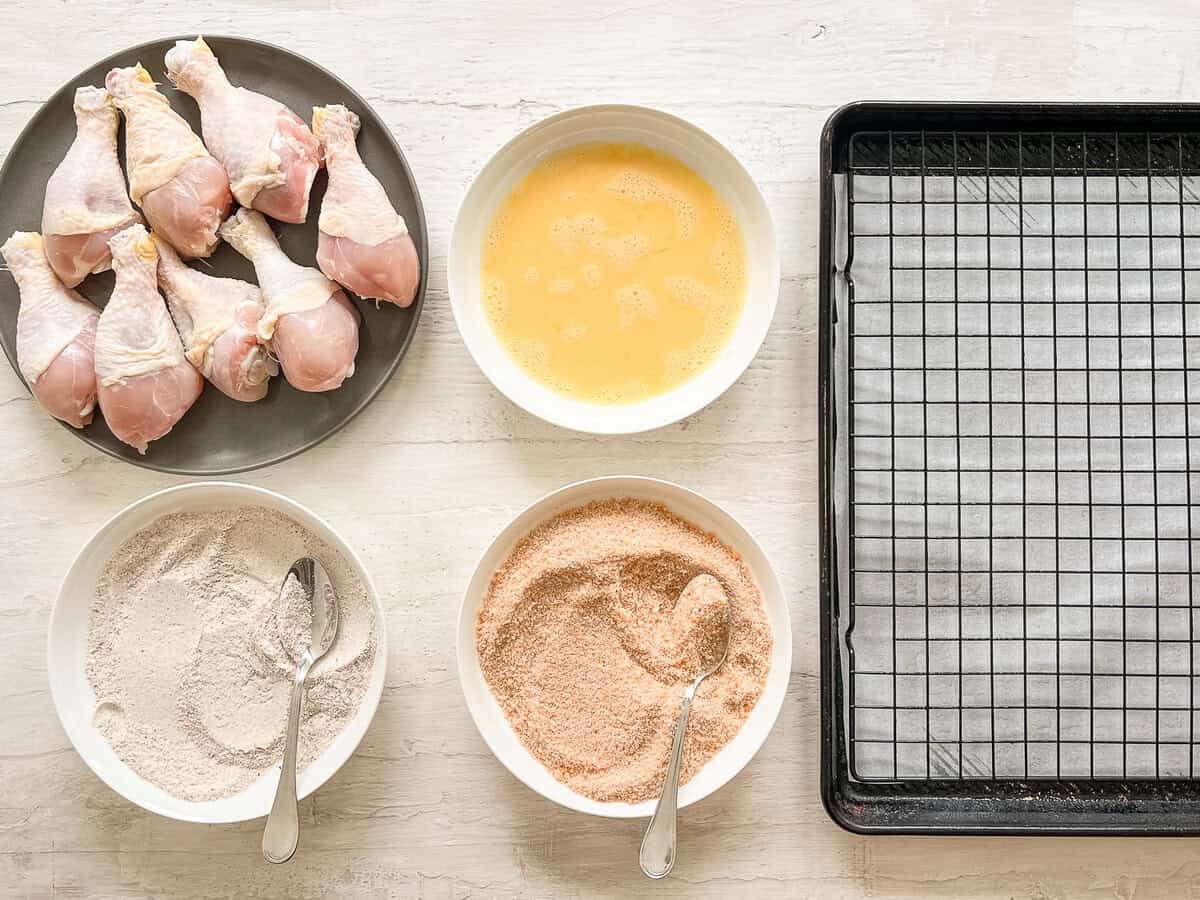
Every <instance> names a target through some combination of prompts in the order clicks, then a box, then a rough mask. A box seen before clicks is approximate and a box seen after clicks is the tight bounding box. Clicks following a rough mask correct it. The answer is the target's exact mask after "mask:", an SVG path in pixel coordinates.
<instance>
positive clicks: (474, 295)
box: [446, 103, 782, 435]
mask: <svg viewBox="0 0 1200 900" xmlns="http://www.w3.org/2000/svg"><path fill="white" fill-rule="evenodd" d="M607 113H627V114H630V115H637V116H644V117H647V119H648V120H651V121H654V120H656V121H657V122H658V123H660V124H669V125H671V126H674V127H676V128H682V129H683V130H685V131H689V132H691V133H692V135H693V136H694V137H695V138H696V139H697V140H699V141H707V142H709V143H710V144H711V145H712V146H713V147H715V148H716V149H717V150H718V151H719V153H720V154H721V155H722V156H723V157H724V162H725V163H726V164H727V165H728V168H729V171H730V172H732V173H734V174H735V175H736V176H737V177H738V178H740V179H742V180H743V181H744V183H745V185H746V186H747V187H748V188H749V189H750V191H752V196H753V198H754V200H755V201H756V204H757V206H758V207H759V208H760V210H761V213H762V217H763V222H764V223H765V224H766V227H767V230H768V233H769V235H770V247H769V262H768V264H767V266H766V268H767V269H768V270H769V271H768V276H767V278H766V279H765V280H766V281H769V282H770V283H771V284H772V285H773V286H774V290H773V291H771V292H770V303H769V309H765V313H766V314H765V317H764V320H763V325H762V327H761V328H760V329H759V330H758V332H757V333H752V334H751V336H750V337H749V338H748V339H747V340H746V342H745V350H744V353H745V361H744V362H742V363H739V364H738V365H735V366H733V367H731V368H730V370H729V372H728V373H726V375H725V376H724V377H722V378H720V379H719V380H717V381H714V383H713V385H712V387H711V389H710V390H708V391H705V392H704V393H703V394H700V395H698V396H697V397H695V398H692V399H691V400H689V401H688V402H687V403H680V404H678V405H677V406H676V407H675V408H673V409H669V410H665V411H664V412H663V413H662V414H661V415H659V416H657V417H656V418H654V419H651V420H648V421H647V422H646V423H645V424H638V425H633V426H620V425H613V426H607V427H606V426H604V425H598V424H594V423H589V422H588V420H587V417H586V415H585V413H586V411H587V410H595V409H597V408H601V409H607V408H609V406H608V405H602V404H593V403H587V402H585V401H581V400H575V399H573V398H564V399H565V400H566V402H567V404H568V406H567V408H568V409H571V410H575V411H576V412H575V413H574V414H573V415H572V414H569V413H564V414H562V415H560V414H557V413H555V412H553V411H548V410H544V409H540V408H538V407H539V404H538V403H537V402H536V400H535V399H532V398H530V397H525V396H520V395H518V392H516V391H511V390H509V389H508V388H507V387H506V386H505V385H503V384H501V383H500V382H501V379H499V378H497V377H495V375H494V374H493V372H492V370H491V369H490V367H488V366H486V365H484V363H483V362H481V354H480V353H479V352H477V351H478V350H479V349H480V348H479V346H478V344H477V342H475V341H474V340H473V339H472V338H471V337H469V335H468V330H467V329H465V328H464V322H465V317H466V312H465V304H466V303H467V302H468V299H467V295H469V297H470V302H478V298H479V290H478V288H477V287H470V286H467V285H463V284H460V283H458V282H459V279H458V276H457V270H458V265H457V264H456V260H458V259H459V258H460V256H461V255H462V254H464V253H466V252H468V251H467V250H466V249H465V248H464V246H463V242H464V240H465V238H464V237H463V235H462V229H463V228H464V227H465V226H464V225H463V224H462V222H463V210H464V208H465V207H466V206H467V204H468V202H469V201H470V200H471V199H472V197H473V195H474V194H475V193H476V192H477V191H481V190H483V188H482V187H481V184H482V183H483V181H484V180H485V178H486V177H487V176H489V175H492V174H493V173H497V174H498V176H500V177H502V176H503V175H504V174H505V173H506V172H507V171H509V170H511V166H505V167H504V169H503V170H501V160H502V158H503V157H504V156H505V155H506V154H507V153H508V152H509V151H510V150H511V149H512V148H513V147H514V146H515V145H516V144H518V143H521V142H523V141H525V140H528V139H530V138H532V137H535V136H536V135H537V134H538V133H540V132H542V131H544V130H546V129H548V128H550V127H551V126H553V125H555V124H557V123H559V122H561V121H563V120H565V119H570V118H576V117H580V116H593V115H603V114H607ZM578 143H585V141H579V142H578ZM571 146H574V144H572V145H571ZM664 152H665V151H664ZM669 155H672V156H674V154H669ZM685 165H686V164H685ZM701 177H703V176H701ZM713 190H717V189H716V188H715V187H714V188H713ZM718 193H720V192H718ZM781 280H782V264H781V261H780V257H779V241H778V234H777V232H776V229H775V222H774V219H773V217H772V216H771V210H770V207H769V206H768V205H767V202H766V198H765V197H764V196H763V193H762V189H761V188H760V187H759V186H758V183H757V182H756V181H755V180H754V178H753V177H752V176H751V175H750V172H749V171H748V170H747V169H746V167H745V166H744V165H742V162H741V160H739V159H738V158H737V156H736V155H735V154H734V153H733V151H732V150H730V149H729V148H728V147H726V146H725V144H723V143H722V142H721V141H719V140H717V138H715V137H714V136H713V135H712V134H711V133H709V132H708V131H706V130H704V129H703V128H701V127H700V126H698V125H695V124H694V123H692V122H690V121H688V120H687V119H684V118H682V117H680V116H676V115H674V114H672V113H669V112H666V111H664V110H661V109H656V108H654V107H652V106H641V105H638V104H633V103H597V104H591V105H586V106H576V107H572V108H570V109H565V110H562V111H561V112H557V113H554V114H553V115H550V116H547V117H546V118H544V119H540V120H538V121H537V122H534V123H533V124H532V125H530V126H528V127H526V128H523V129H522V130H521V131H520V132H518V133H517V134H515V135H514V136H513V137H511V138H510V139H509V140H507V141H506V142H505V143H504V144H503V145H502V146H501V147H499V148H498V149H497V150H496V151H495V152H494V153H493V154H492V155H491V156H490V157H489V158H488V161H487V162H486V163H485V164H484V165H483V167H482V168H480V170H479V171H478V172H477V173H476V174H475V176H474V178H472V179H471V182H470V184H469V185H468V187H467V190H466V192H465V193H464V194H463V197H462V200H461V202H460V203H459V206H458V212H457V213H455V217H454V223H453V225H452V226H451V228H450V244H449V247H448V249H447V254H446V287H447V294H448V296H449V300H450V312H451V314H452V315H453V317H454V324H455V326H456V327H457V329H458V333H459V337H460V339H461V340H462V342H463V344H465V345H466V347H467V352H468V353H469V354H470V355H471V359H472V360H474V362H475V365H476V367H477V368H478V369H479V371H481V372H482V373H483V375H484V377H485V378H487V380H488V381H489V382H490V383H491V385H492V386H493V387H494V388H496V390H498V391H500V393H502V394H503V395H504V396H505V397H507V398H508V400H509V401H510V402H512V403H513V404H514V405H515V406H517V407H519V408H520V409H523V410H524V411H525V412H527V413H529V414H530V415H532V416H535V417H536V418H539V419H541V420H542V421H544V422H549V423H550V424H551V425H557V426H558V427H560V428H565V429H567V430H569V431H574V432H578V433H581V434H613V435H616V434H642V433H645V432H647V431H654V430H655V429H658V428H665V427H666V426H668V425H673V424H674V423H676V422H678V421H680V420H681V419H685V418H687V417H688V416H690V415H693V414H695V413H697V412H699V411H700V410H702V409H704V408H706V407H707V406H709V405H710V404H712V403H714V402H715V401H716V400H717V399H718V398H720V397H721V396H722V395H723V394H724V393H725V392H726V391H728V390H729V388H731V387H732V386H733V385H734V384H735V383H736V382H737V380H738V379H739V378H741V377H742V376H743V375H744V374H745V373H746V370H747V369H748V368H749V367H750V364H751V363H752V362H753V361H754V358H755V357H756V356H757V355H758V352H759V350H761V349H762V345H763V343H764V341H766V339H767V335H768V334H769V333H770V330H771V324H772V322H773V321H774V319H775V313H776V311H777V310H778V307H779V288H780V284H781ZM464 292H465V294H464ZM764 296H765V292H764ZM751 299H752V298H751V297H750V296H749V294H748V295H747V298H746V303H745V304H744V305H743V313H742V315H743V317H744V316H745V314H746V311H747V310H748V309H749V308H750V301H751ZM764 302H765V301H764ZM516 371H517V372H519V374H520V378H521V382H522V383H528V384H533V385H538V386H541V385H540V384H539V383H538V382H537V381H536V380H534V379H533V378H532V377H531V376H530V375H528V373H526V372H525V371H524V370H523V369H521V368H520V367H519V366H518V367H516ZM693 380H694V379H692V378H689V379H686V380H685V381H683V382H682V383H680V384H679V385H676V387H674V388H672V389H671V390H670V391H667V392H666V393H665V394H659V395H656V396H655V397H652V398H649V400H651V401H653V400H660V399H661V398H664V397H670V396H671V395H672V394H673V393H675V392H677V391H678V390H680V389H681V388H683V387H685V386H686V385H688V384H691V383H692V381H693ZM642 402H646V401H642ZM622 405H623V406H626V407H629V408H632V407H636V406H637V405H638V404H622ZM618 408H619V407H618Z"/></svg>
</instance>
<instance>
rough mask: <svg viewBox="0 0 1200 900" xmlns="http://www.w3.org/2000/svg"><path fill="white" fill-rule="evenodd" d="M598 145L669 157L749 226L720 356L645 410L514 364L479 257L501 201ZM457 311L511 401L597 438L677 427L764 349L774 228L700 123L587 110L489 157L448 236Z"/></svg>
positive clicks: (638, 112)
mask: <svg viewBox="0 0 1200 900" xmlns="http://www.w3.org/2000/svg"><path fill="white" fill-rule="evenodd" d="M590 141H617V142H633V143H639V144H644V145H646V146H649V147H652V148H654V149H656V150H659V151H662V152H664V153H667V154H670V155H671V156H674V157H675V158H677V159H679V160H681V161H682V162H684V163H686V164H687V165H688V166H690V167H691V168H692V169H693V170H695V171H696V172H697V173H699V175H700V176H701V177H702V178H704V180H705V181H707V182H708V183H709V184H710V185H712V186H713V188H715V189H716V190H717V192H718V193H719V194H720V195H721V197H722V198H723V199H724V200H725V202H726V203H727V204H728V205H729V208H730V209H731V210H732V211H733V214H734V215H735V216H736V217H737V221H738V224H739V225H740V226H741V230H742V238H743V240H744V241H745V244H746V261H747V264H748V271H747V285H746V303H745V307H744V309H743V312H742V318H741V320H740V321H739V322H738V326H737V329H736V330H735V331H734V333H733V335H732V336H731V337H730V339H729V343H728V344H727V345H726V346H725V348H724V350H722V352H721V353H720V355H719V356H718V357H717V358H716V359H715V360H714V361H713V362H712V364H711V365H709V367H708V368H707V369H705V370H704V371H702V372H701V373H700V374H698V375H697V376H696V377H694V378H692V379H690V380H689V381H686V382H684V383H683V384H681V385H679V386H678V387H677V388H675V389H674V390H672V391H669V392H667V393H665V394H660V395H658V396H656V397H651V398H649V399H647V400H643V401H641V402H639V403H629V404H621V405H607V404H597V403H586V402H583V401H580V400H575V399H572V398H570V397H565V396H563V395H562V394H559V393H556V392H555V391H552V390H551V389H550V388H547V387H545V386H544V385H542V384H541V383H539V382H538V381H536V380H535V379H534V378H532V377H530V376H529V375H528V374H526V372H525V371H524V370H523V369H522V368H521V367H520V366H519V365H517V363H516V362H514V361H513V359H512V357H511V356H509V354H508V352H507V351H506V350H505V349H504V347H503V346H502V345H501V344H500V342H499V340H498V339H497V338H496V335H495V332H494V331H493V330H492V327H491V324H490V323H489V322H488V319H487V314H486V312H485V311H484V308H483V302H482V298H481V291H480V255H481V251H482V248H483V243H484V238H485V236H486V234H487V230H488V227H489V226H490V224H491V222H492V219H493V218H495V215H496V211H497V209H498V208H499V207H500V204H501V203H502V202H503V201H504V199H505V198H506V197H507V196H508V194H509V193H510V192H511V191H512V189H513V188H514V187H516V185H517V183H518V182H520V181H521V179H522V178H524V177H525V175H526V174H528V172H529V170H530V169H532V168H533V167H534V166H535V165H537V163H538V162H540V161H541V160H542V159H544V158H545V157H547V156H549V155H550V154H553V153H557V152H558V151H560V150H563V149H565V148H567V147H571V146H574V145H576V144H581V143H585V142H590ZM447 276H448V279H449V287H450V308H451V309H452V310H453V312H454V320H455V322H456V323H458V330H459V333H461V334H462V338H463V342H464V343H465V344H466V345H467V349H468V350H469V351H470V353H471V356H473V357H474V358H475V362H476V363H477V364H478V365H479V368H480V369H481V370H482V371H483V374H484V375H486V376H487V377H488V378H489V379H490V380H491V382H492V384H494V385H495V386H496V387H497V388H498V389H499V390H500V391H501V392H502V393H503V394H504V395H505V396H506V397H508V399H510V400H511V401H512V402H513V403H515V404H517V405H518V406H520V407H521V408H523V409H524V410H526V411H527V412H530V413H532V414H533V415H535V416H538V417H540V418H542V419H545V420H546V421H547V422H552V423H554V424H555V425H561V426H563V427H564V428H571V429H574V430H575V431H586V432H591V433H593V434H633V433H635V432H639V431H648V430H650V429H652V428H659V427H661V426H663V425H669V424H671V423H672V422H675V421H678V420H679V419H682V418H683V417H684V416H688V415H691V414H692V413H694V412H696V411H697V410H698V409H702V408H703V407H705V406H707V405H708V404H709V403H711V402H712V401H713V400H715V399H716V398H717V397H719V396H720V395H721V394H722V393H724V392H725V390H726V389H727V388H728V387H729V386H730V385H731V384H733V383H734V382H735V381H736V380H737V379H738V377H739V376H740V375H741V374H742V372H744V371H745V369H746V367H747V366H748V365H749V364H750V361H751V360H752V359H753V358H754V354H755V353H757V352H758V348H759V346H760V345H761V344H762V342H763V338H765V337H766V335H767V329H768V328H769V327H770V325H771V318H772V317H773V316H774V315H775V304H776V301H777V300H778V299H779V254H778V251H777V249H776V245H775V228H774V226H773V225H772V223H771V214H770V213H769V212H768V211H767V205H766V203H765V202H764V201H763V198H762V194H761V193H760V192H759V190H758V187H757V186H756V185H755V184H754V181H753V180H752V179H751V178H750V176H749V174H748V173H747V172H746V170H745V169H744V168H742V166H741V164H740V163H739V162H738V161H737V159H736V158H735V157H734V156H733V154H732V153H730V152H729V151H728V150H726V149H725V148H724V147H723V146H721V144H719V143H718V142H717V141H716V139H715V138H713V137H711V136H710V135H708V134H707V133H705V132H704V131H701V130H700V129H699V128H697V127H696V126H695V125H692V124H690V123H688V122H685V121H684V120H682V119H678V118H676V117H675V116H671V115H667V114H666V113H663V112H659V111H658V110H654V109H646V108H645V107H640V106H586V107H582V108H580V109H572V110H568V111H567V112H563V113H559V114H558V115H555V116H551V117H550V118H548V119H545V120H544V121H542V122H539V123H538V124H536V125H534V126H533V127H531V128H528V129H526V130H525V131H523V132H521V134H519V135H517V136H516V137H515V138H513V139H512V140H511V141H509V142H508V143H507V144H505V145H504V146H503V147H502V148H501V149H500V150H499V151H498V152H497V153H496V155H495V156H493V157H492V158H491V160H490V161H489V162H488V164H487V165H486V166H484V168H483V171H481V172H480V173H479V175H478V176H477V177H476V179H475V181H474V182H473V183H472V184H471V187H470V189H469V190H468V191H467V196H466V198H465V199H464V200H463V204H462V207H461V208H460V209H459V211H458V219H457V220H456V221H455V223H454V232H453V234H452V236H451V239H450V256H449V260H448V263H447Z"/></svg>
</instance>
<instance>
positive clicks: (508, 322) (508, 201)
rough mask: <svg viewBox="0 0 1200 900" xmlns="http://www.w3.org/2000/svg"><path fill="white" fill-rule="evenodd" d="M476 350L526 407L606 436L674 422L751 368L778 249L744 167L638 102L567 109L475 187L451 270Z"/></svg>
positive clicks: (774, 291)
mask: <svg viewBox="0 0 1200 900" xmlns="http://www.w3.org/2000/svg"><path fill="white" fill-rule="evenodd" d="M448 276H449V287H450V305H451V308H452V310H453V312H454V318H455V321H456V322H457V324H458V329H459V332H460V333H461V334H462V337H463V341H464V342H465V343H466V345H467V349H468V350H469V351H470V353H471V355H472V356H473V357H474V359H475V362H476V363H477V364H478V365H479V368H480V369H481V370H482V371H483V373H484V374H485V375H486V376H487V377H488V378H489V379H490V380H491V382H492V383H493V384H494V385H495V386H496V387H497V388H498V389H499V390H500V391H501V392H502V393H503V394H504V395H505V396H507V397H508V398H509V399H510V400H512V401H513V402H514V403H516V404H517V405H518V406H520V407H522V408H523V409H525V410H526V411H528V412H530V413H532V414H533V415H536V416H538V417H540V418H542V419H545V420H546V421H548V422H552V423H554V424H556V425H560V426H563V427H565V428H571V429H574V430H576V431H585V432H591V433H594V434H632V433H635V432H639V431H648V430H650V429H652V428H659V427H661V426H663V425H669V424H670V423H672V422H675V421H677V420H679V419H682V418H683V417H684V416H687V415H690V414H691V413H694V412H696V411H697V410H699V409H701V408H703V407H704V406H707V405H708V404H709V403H711V402H712V401H713V400H715V399H716V398H717V397H719V396H720V395H721V394H722V393H723V392H724V391H725V390H726V389H727V388H728V387H729V386H730V385H731V384H733V383H734V381H736V380H737V379H738V377H739V376H740V375H741V374H742V372H743V371H745V369H746V367H747V366H748V365H749V364H750V361H751V360H752V359H753V358H754V354H755V353H757V352H758V348H759V346H760V345H761V344H762V341H763V338H764V337H766V334H767V329H768V328H769V327H770V324H771V318H772V316H773V315H774V313H775V304H776V300H777V299H778V295H779V255H778V251H777V249H776V244H775V230H774V227H773V226H772V223H771V216H770V213H769V212H768V211H767V206H766V203H765V202H764V201H763V198H762V194H761V193H760V192H759V190H758V187H757V186H756V185H755V184H754V181H753V180H752V179H751V178H750V176H749V174H747V172H746V170H745V169H744V168H742V166H741V164H740V163H739V162H738V161H737V159H736V158H735V157H734V156H733V154H731V153H730V152H729V151H728V150H726V149H725V148H724V147H723V146H721V144H720V143H718V142H717V141H716V140H715V139H714V138H712V137H711V136H709V135H708V134H706V133H705V132H703V131H701V130H700V129H699V128H697V127H695V126H694V125H691V124H689V123H687V122H685V121H683V120H682V119H678V118H676V117H674V116H670V115H667V114H666V113H662V112H658V111H657V110H652V109H646V108H643V107H637V106H589V107H583V108H580V109H574V110H569V111H567V112H564V113H560V114H558V115H555V116H552V117H550V118H548V119H546V120H544V121H542V122H540V123H538V124H537V125H534V126H533V127H531V128H529V129H527V130H526V131H524V132H522V133H521V134H519V135H518V136H517V137H516V138H514V139H513V140H512V141H510V142H509V143H508V144H506V145H505V146H504V147H502V148H501V149H500V150H499V152H497V153H496V155H495V156H493V157H492V159H491V160H490V161H489V162H488V164H487V165H486V166H485V167H484V168H483V171H481V172H480V173H479V175H478V177H476V179H475V181H474V183H472V185H471V187H470V189H469V190H468V191H467V196H466V198H465V199H464V200H463V204H462V207H461V209H460V210H459V214H458V219H457V221H456V222H455V225H454V233H453V235H452V237H451V242H450V257H449V264H448Z"/></svg>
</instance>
